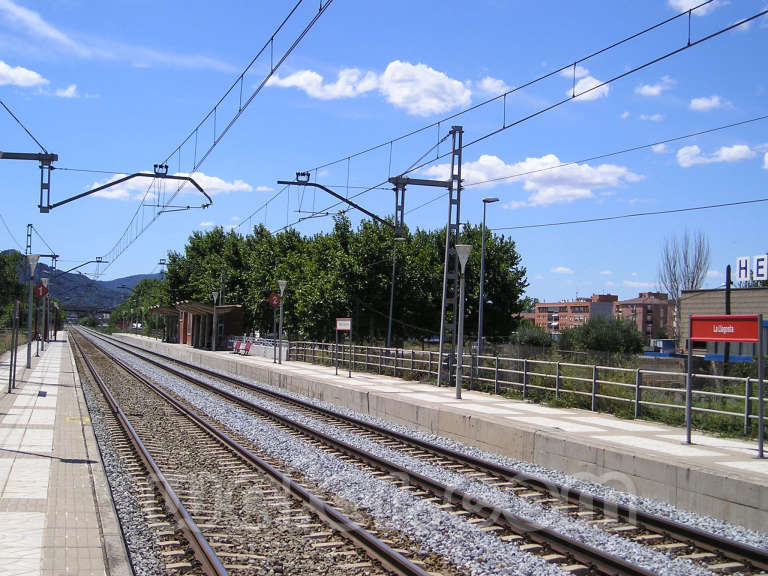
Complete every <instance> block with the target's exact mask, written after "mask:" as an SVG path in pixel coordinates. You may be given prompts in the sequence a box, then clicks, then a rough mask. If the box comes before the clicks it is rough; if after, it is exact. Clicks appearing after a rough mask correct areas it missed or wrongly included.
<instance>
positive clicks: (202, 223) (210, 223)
mask: <svg viewBox="0 0 768 576" xmlns="http://www.w3.org/2000/svg"><path fill="white" fill-rule="evenodd" d="M213 225H214V223H213V222H211V221H210V220H206V221H204V222H200V226H202V227H203V228H211V227H212V226H213Z"/></svg>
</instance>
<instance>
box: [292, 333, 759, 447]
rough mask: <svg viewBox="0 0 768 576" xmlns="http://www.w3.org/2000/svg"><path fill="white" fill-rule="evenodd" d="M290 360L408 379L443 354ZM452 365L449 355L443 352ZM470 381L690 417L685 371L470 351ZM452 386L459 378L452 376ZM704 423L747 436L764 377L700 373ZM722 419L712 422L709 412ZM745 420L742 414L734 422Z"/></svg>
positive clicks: (324, 347) (341, 354)
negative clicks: (508, 356) (486, 354)
mask: <svg viewBox="0 0 768 576" xmlns="http://www.w3.org/2000/svg"><path fill="white" fill-rule="evenodd" d="M288 359H289V360H293V361H302V362H311V363H313V364H323V365H327V366H335V365H337V363H338V366H339V368H340V369H341V368H342V367H343V368H344V369H345V370H347V369H350V368H351V369H352V370H353V371H364V372H373V373H377V374H382V375H390V376H394V377H398V378H405V379H418V380H425V381H431V380H433V379H434V380H436V379H437V370H438V367H439V366H438V363H439V361H440V360H439V353H438V352H433V351H422V350H411V349H402V348H382V347H377V346H350V345H349V344H339V345H338V347H337V346H336V345H335V344H333V343H325V342H291V343H290V346H289V350H288ZM443 362H444V363H445V357H443ZM462 372H463V374H464V375H465V376H464V378H463V384H464V387H465V388H467V389H470V390H472V389H475V390H481V391H485V392H490V393H492V394H505V393H506V394H510V393H511V394H512V395H518V396H521V397H522V398H526V399H532V400H536V401H554V402H555V403H558V404H562V405H566V406H573V407H580V408H586V409H589V410H592V411H594V412H610V413H613V414H616V415H618V416H622V417H628V418H640V417H643V418H648V419H655V420H662V421H664V422H667V423H670V424H681V423H684V421H685V393H686V377H687V373H685V372H673V371H660V370H645V369H640V368H617V367H613V366H600V365H597V364H575V363H570V362H557V361H549V360H532V359H527V358H507V357H501V356H479V357H478V356H477V355H475V354H471V355H470V354H465V355H464V356H463V362H462ZM451 384H453V381H452V382H451ZM691 394H692V404H693V406H692V411H693V413H694V417H695V422H696V425H697V426H701V427H704V428H715V429H717V430H719V431H728V432H730V433H743V434H744V435H745V436H748V435H750V434H752V433H754V432H755V430H756V426H755V424H756V423H757V421H758V416H757V414H758V409H757V408H758V402H759V398H758V396H757V395H756V394H757V379H756V378H750V377H735V376H716V375H711V374H693V384H692V390H691ZM707 416H712V417H715V418H716V420H715V421H709V422H708V421H707V419H706V417H707ZM734 419H740V420H734Z"/></svg>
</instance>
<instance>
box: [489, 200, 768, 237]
mask: <svg viewBox="0 0 768 576" xmlns="http://www.w3.org/2000/svg"><path fill="white" fill-rule="evenodd" d="M762 202H768V198H755V199H753V200H739V201H735V202H722V203H720V204H704V205H701V206H688V207H685V208H670V209H667V210H653V211H647V212H633V213H631V214H619V215H615V216H599V217H595V218H583V219H581V220H562V221H560V222H546V223H541V224H521V225H519V226H501V227H498V228H489V229H490V230H494V231H497V230H526V229H529V228H551V227H553V226H569V225H572V224H588V223H591V222H609V221H611V220H624V219H627V218H641V217H644V216H659V215H662V214H679V213H680V212H695V211H698V210H711V209H713V208H727V207H730V206H744V205H748V204H759V203H762Z"/></svg>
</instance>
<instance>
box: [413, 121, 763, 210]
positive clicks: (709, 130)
mask: <svg viewBox="0 0 768 576" xmlns="http://www.w3.org/2000/svg"><path fill="white" fill-rule="evenodd" d="M766 119H768V115H763V116H756V117H754V118H749V119H747V120H741V121H739V122H732V123H731V124H724V125H722V126H715V127H714V128H707V129H705V130H699V131H697V132H691V133H689V134H684V135H682V136H674V137H671V138H665V139H664V140H657V141H656V142H651V143H649V144H640V145H639V146H632V147H630V148H623V149H621V150H615V151H613V152H606V153H603V154H597V155H595V156H587V157H586V158H580V159H579V160H571V161H569V162H562V163H560V164H556V165H554V166H547V167H545V168H537V169H535V170H527V171H525V172H516V173H514V174H509V175H507V176H499V177H498V178H488V179H487V180H476V181H474V182H468V183H467V184H464V185H463V186H462V188H472V187H473V186H480V185H483V184H490V183H493V182H500V181H503V180H512V179H514V178H521V177H523V176H530V175H531V174H539V173H541V172H548V171H550V170H558V169H560V168H564V167H566V166H575V165H577V164H581V163H583V162H592V161H594V160H602V159H604V158H610V157H612V156H619V155H621V154H628V153H630V152H637V151H638V150H647V149H648V148H653V147H654V146H659V145H661V144H669V143H670V142H678V141H680V140H686V139H688V138H694V137H696V136H702V135H704V134H712V133H713V132H719V131H721V130H727V129H729V128H735V127H737V126H744V125H746V124H752V123H753V122H760V121H762V120H766ZM446 195H447V192H441V193H440V194H438V195H437V196H435V197H434V198H432V199H431V200H427V201H426V202H424V203H423V204H419V205H418V206H415V207H413V208H411V209H410V210H407V211H406V212H405V213H406V214H410V213H412V212H416V211H418V210H421V209H422V208H426V207H427V206H429V205H430V204H433V203H435V202H437V201H438V200H440V199H441V198H444V197H445V196H446Z"/></svg>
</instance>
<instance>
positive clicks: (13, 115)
mask: <svg viewBox="0 0 768 576" xmlns="http://www.w3.org/2000/svg"><path fill="white" fill-rule="evenodd" d="M0 104H2V105H3V108H5V110H6V111H7V112H8V114H10V115H11V116H12V117H13V119H14V120H16V123H17V124H18V125H19V126H21V127H22V128H23V129H24V132H26V133H27V135H28V136H29V137H30V138H32V140H34V141H35V144H37V145H38V146H39V147H40V150H42V151H43V152H44V153H45V154H48V150H46V149H45V146H43V145H42V144H40V141H39V140H38V139H37V138H35V137H34V136H33V135H32V132H30V131H29V130H28V129H27V127H26V126H24V124H23V123H22V122H21V120H19V118H18V117H17V116H16V114H14V113H13V112H11V109H10V108H8V106H6V105H5V102H3V101H2V100H0Z"/></svg>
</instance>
